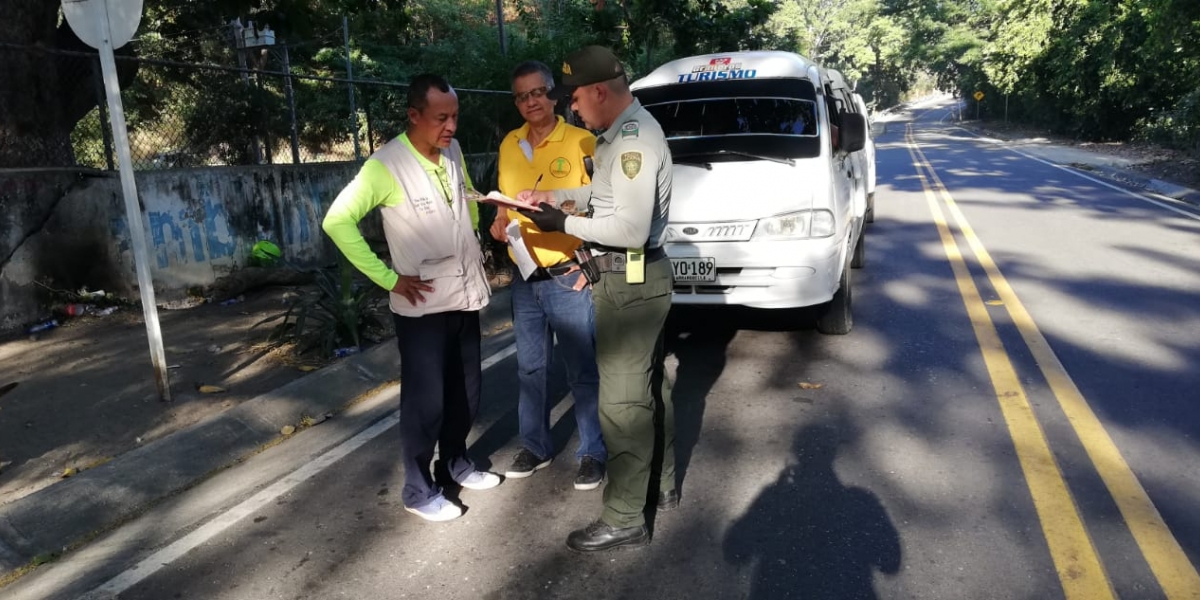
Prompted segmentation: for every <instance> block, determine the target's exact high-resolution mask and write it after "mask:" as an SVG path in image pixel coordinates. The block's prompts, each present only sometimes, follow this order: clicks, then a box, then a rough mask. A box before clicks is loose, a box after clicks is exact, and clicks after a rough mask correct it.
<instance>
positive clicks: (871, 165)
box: [853, 94, 875, 223]
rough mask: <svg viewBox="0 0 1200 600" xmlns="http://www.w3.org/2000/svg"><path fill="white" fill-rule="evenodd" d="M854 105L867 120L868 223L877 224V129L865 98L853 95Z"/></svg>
mask: <svg viewBox="0 0 1200 600" xmlns="http://www.w3.org/2000/svg"><path fill="white" fill-rule="evenodd" d="M853 96H854V104H855V105H856V106H858V111H859V112H860V113H862V115H863V117H866V119H867V136H866V137H867V139H866V140H865V141H864V142H863V155H864V156H866V157H867V213H866V221H867V222H868V223H874V222H875V129H874V128H873V127H872V126H871V113H870V111H869V110H867V103H866V102H865V101H863V97H862V96H859V95H858V94H853Z"/></svg>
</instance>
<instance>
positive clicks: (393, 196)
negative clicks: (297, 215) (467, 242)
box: [321, 134, 479, 290]
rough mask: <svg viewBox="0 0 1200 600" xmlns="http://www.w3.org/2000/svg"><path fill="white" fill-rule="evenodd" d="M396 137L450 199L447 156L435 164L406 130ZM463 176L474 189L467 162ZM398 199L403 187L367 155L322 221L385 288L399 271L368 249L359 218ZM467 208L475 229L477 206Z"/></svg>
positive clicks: (348, 254) (339, 244) (349, 256)
mask: <svg viewBox="0 0 1200 600" xmlns="http://www.w3.org/2000/svg"><path fill="white" fill-rule="evenodd" d="M399 139H400V141H401V142H403V143H404V145H405V146H407V147H408V149H409V150H411V151H412V153H413V154H414V155H416V157H417V160H418V161H419V162H420V163H421V166H422V167H424V168H425V172H426V173H428V174H429V176H430V178H431V179H433V181H435V182H438V183H440V184H441V188H442V193H443V195H444V196H445V198H446V202H447V203H449V202H450V201H451V195H450V175H449V172H448V171H447V170H446V156H445V155H444V154H443V155H442V156H441V158H440V159H439V160H438V162H437V164H434V163H433V162H432V161H430V160H429V159H428V158H426V157H425V156H424V155H423V154H421V153H420V152H418V151H417V149H416V148H414V147H413V145H412V142H410V141H409V139H408V134H401V135H400V138H399ZM463 177H465V178H466V183H467V188H468V189H473V188H474V187H475V185H474V184H473V183H471V176H470V174H468V173H467V169H466V165H463ZM401 202H404V188H402V187H400V182H398V181H396V178H395V177H393V176H392V174H391V172H390V171H388V170H387V167H385V166H383V163H381V162H379V161H378V160H375V159H367V161H366V162H365V163H363V166H362V169H359V171H358V175H356V176H355V177H354V180H353V181H351V182H350V184H349V185H347V186H346V187H345V189H343V190H342V192H341V193H340V194H338V197H337V199H336V200H334V201H333V205H332V206H330V207H329V212H327V213H325V220H324V221H323V222H322V223H321V227H322V229H324V230H325V233H326V234H327V235H329V238H330V239H332V240H333V243H334V244H335V245H337V247H338V249H339V250H341V251H342V254H345V255H346V259H347V260H349V261H350V264H352V265H354V267H355V268H357V269H358V270H359V271H362V273H363V274H364V275H366V276H367V278H368V279H370V280H371V281H373V282H375V284H376V285H378V286H379V287H382V288H384V289H386V290H391V289H392V288H394V287H396V281H398V280H399V279H400V275H399V274H397V273H396V272H395V271H393V270H392V268H391V267H389V266H388V265H387V263H385V262H383V260H381V259H380V258H379V256H378V255H376V254H375V253H374V252H372V251H371V247H370V246H369V245H368V244H367V240H365V239H363V236H362V232H360V231H359V230H358V222H359V221H361V220H363V218H364V217H366V216H367V213H369V212H371V210H373V209H374V208H375V207H377V206H397V205H399V204H400V203H401ZM467 208H468V210H469V211H470V213H471V226H472V227H473V228H475V229H478V228H479V206H478V205H477V204H476V203H475V202H469V203H468V207H467Z"/></svg>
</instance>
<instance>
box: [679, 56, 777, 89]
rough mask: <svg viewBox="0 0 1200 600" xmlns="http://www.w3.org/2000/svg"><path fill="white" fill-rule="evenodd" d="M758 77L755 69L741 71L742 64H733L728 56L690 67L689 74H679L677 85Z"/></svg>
mask: <svg viewBox="0 0 1200 600" xmlns="http://www.w3.org/2000/svg"><path fill="white" fill-rule="evenodd" d="M757 75H758V71H756V70H755V69H743V68H742V63H740V62H737V63H735V62H733V59H732V58H730V57H728V56H720V57H717V58H714V59H711V60H709V61H708V64H704V65H696V66H694V67H692V72H691V73H681V74H680V75H679V83H692V82H694V81H721V80H724V79H754V78H755V77H756V76H757Z"/></svg>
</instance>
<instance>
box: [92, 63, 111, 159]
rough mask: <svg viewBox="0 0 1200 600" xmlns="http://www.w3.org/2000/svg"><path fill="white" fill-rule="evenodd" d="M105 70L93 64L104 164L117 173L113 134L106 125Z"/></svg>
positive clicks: (97, 64)
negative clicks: (103, 73) (114, 161)
mask: <svg viewBox="0 0 1200 600" xmlns="http://www.w3.org/2000/svg"><path fill="white" fill-rule="evenodd" d="M102 70H103V68H102V67H100V63H99V62H94V63H92V81H93V82H95V84H96V106H98V107H100V136H101V137H103V138H104V164H105V165H108V170H109V171H116V170H117V166H116V165H114V164H113V143H112V134H111V133H109V131H110V130H109V128H108V127H106V126H105V125H106V124H107V123H108V103H107V102H105V101H104V76H103V75H101V74H100V71H102Z"/></svg>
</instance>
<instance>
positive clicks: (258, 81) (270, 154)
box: [254, 73, 275, 165]
mask: <svg viewBox="0 0 1200 600" xmlns="http://www.w3.org/2000/svg"><path fill="white" fill-rule="evenodd" d="M254 85H256V86H258V91H259V92H260V93H259V94H258V98H259V100H262V98H263V97H264V94H262V93H261V92H262V91H263V82H262V73H255V74H254ZM262 130H263V139H264V140H266V141H264V142H263V150H264V152H263V154H264V156H265V158H266V159H267V164H268V165H270V164H274V163H275V142H273V141H272V140H271V115H270V114H268V113H267V103H266V102H263V103H262Z"/></svg>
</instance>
